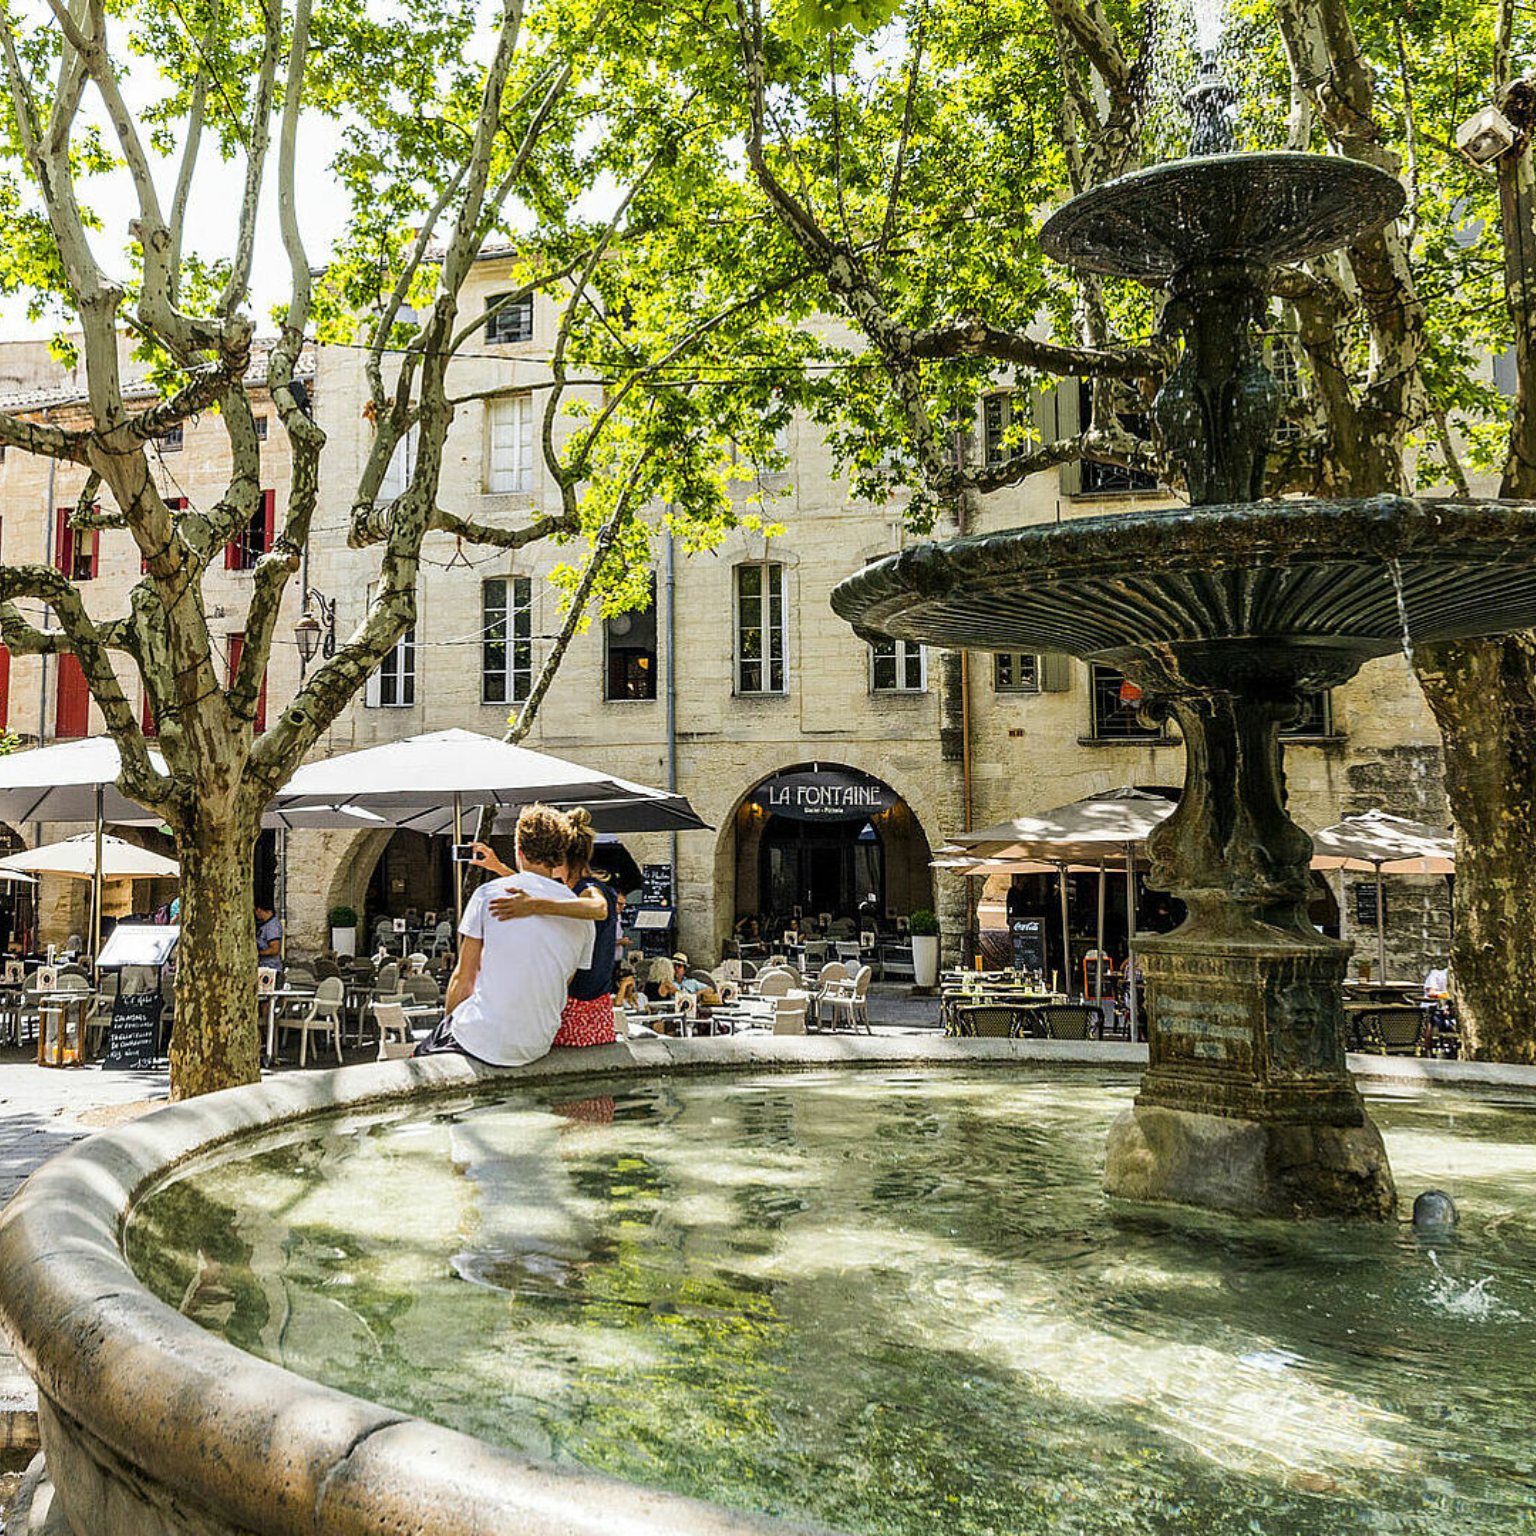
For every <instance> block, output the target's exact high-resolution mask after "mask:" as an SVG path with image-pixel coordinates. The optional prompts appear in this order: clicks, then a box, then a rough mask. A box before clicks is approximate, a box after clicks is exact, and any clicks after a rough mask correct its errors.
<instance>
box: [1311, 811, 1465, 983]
mask: <svg viewBox="0 0 1536 1536" xmlns="http://www.w3.org/2000/svg"><path fill="white" fill-rule="evenodd" d="M1312 868H1313V869H1347V870H1358V871H1362V872H1364V871H1370V872H1371V873H1374V875H1375V877H1376V964H1377V966H1378V967H1379V969H1380V971H1381V979H1382V980H1383V981H1385V980H1386V979H1387V904H1386V900H1385V898H1384V897H1383V895H1382V887H1381V877H1382V876H1383V875H1450V874H1454V873H1455V871H1456V840H1455V838H1454V837H1453V836H1452V835H1451V834H1450V833H1449V832H1447V831H1446V830H1445V829H1444V828H1442V827H1431V826H1427V825H1426V824H1425V823H1424V822H1421V821H1409V820H1408V819H1407V818H1406V817H1403V816H1393V815H1391V814H1390V813H1389V812H1387V811H1383V810H1378V809H1372V810H1369V811H1362V812H1361V813H1360V814H1359V815H1358V816H1346V817H1345V818H1344V820H1343V821H1338V822H1335V823H1334V824H1333V825H1332V826H1331V827H1324V828H1323V830H1322V831H1321V832H1314V833H1313V834H1312Z"/></svg>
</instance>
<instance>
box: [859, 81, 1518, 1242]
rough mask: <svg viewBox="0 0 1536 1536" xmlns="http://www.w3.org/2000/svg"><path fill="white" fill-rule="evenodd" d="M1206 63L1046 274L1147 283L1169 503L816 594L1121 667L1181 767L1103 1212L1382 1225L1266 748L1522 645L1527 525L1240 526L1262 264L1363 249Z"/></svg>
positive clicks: (946, 547) (1360, 518)
mask: <svg viewBox="0 0 1536 1536" xmlns="http://www.w3.org/2000/svg"><path fill="white" fill-rule="evenodd" d="M1231 102H1232V93H1231V90H1230V88H1229V87H1227V86H1226V85H1225V83H1224V82H1222V81H1221V80H1220V78H1219V76H1218V75H1217V72H1216V68H1215V64H1214V62H1213V61H1212V60H1211V59H1209V58H1208V59H1207V60H1206V63H1205V66H1204V68H1203V69H1202V72H1201V76H1200V79H1199V81H1198V82H1197V84H1196V85H1195V87H1194V88H1193V89H1192V90H1191V91H1190V92H1189V94H1188V95H1187V96H1186V98H1185V105H1186V108H1187V109H1188V110H1189V112H1190V114H1191V117H1192V118H1193V120H1194V133H1193V136H1192V144H1191V150H1192V152H1191V154H1190V156H1189V157H1188V158H1186V159H1183V160H1178V161H1174V162H1171V163H1168V164H1164V165H1159V166H1154V167H1152V168H1150V169H1148V170H1144V171H1139V172H1136V173H1134V174H1132V175H1129V176H1126V177H1123V178H1121V179H1120V180H1118V181H1116V182H1113V183H1110V184H1108V185H1106V186H1103V187H1099V188H1095V189H1094V190H1092V191H1089V192H1086V193H1084V194H1083V195H1082V196H1080V197H1077V198H1074V199H1073V200H1072V201H1071V202H1070V203H1068V204H1067V205H1066V206H1065V207H1063V208H1061V209H1059V210H1058V211H1057V212H1056V213H1055V214H1054V215H1053V216H1052V217H1051V218H1050V219H1049V220H1048V221H1047V222H1046V224H1045V227H1044V229H1043V230H1042V232H1041V243H1042V244H1043V246H1044V248H1045V250H1046V251H1047V253H1048V254H1050V255H1051V256H1053V257H1056V258H1057V259H1059V260H1062V261H1064V262H1067V263H1068V264H1070V265H1072V266H1075V267H1078V268H1081V269H1083V270H1086V271H1092V272H1100V273H1104V274H1107V275H1111V276H1117V277H1129V278H1136V279H1141V280H1144V281H1159V282H1162V283H1163V284H1164V285H1165V289H1164V291H1165V293H1166V305H1165V309H1164V316H1165V324H1166V325H1167V326H1168V327H1169V328H1170V329H1171V331H1173V332H1176V333H1177V334H1179V335H1181V336H1182V339H1183V349H1182V354H1181V356H1180V359H1179V362H1178V364H1177V366H1176V367H1175V368H1174V370H1173V372H1172V373H1171V374H1170V375H1169V377H1168V379H1167V382H1166V383H1165V384H1164V386H1163V388H1162V390H1161V392H1160V393H1159V395H1158V397H1157V400H1156V402H1155V405H1154V408H1153V414H1154V419H1155V421H1156V422H1157V426H1158V430H1159V431H1160V432H1161V434H1162V437H1163V441H1164V443H1165V445H1166V447H1167V450H1168V452H1169V454H1170V456H1171V457H1172V458H1174V459H1175V460H1176V461H1177V462H1178V463H1179V465H1180V466H1181V468H1182V469H1183V472H1184V475H1185V479H1186V483H1187V485H1188V488H1189V495H1190V501H1191V503H1192V505H1191V507H1190V508H1188V509H1184V508H1176V509H1171V510H1165V511H1154V512H1140V511H1137V512H1128V513H1124V514H1121V515H1118V516H1111V517H1092V518H1082V519H1077V520H1074V521H1071V522H1068V523H1065V524H1049V525H1041V526H1034V527H1027V528H1017V529H1011V530H1008V531H1006V532H1001V533H994V534H982V535H978V536H974V537H970V538H964V539H956V540H952V541H949V542H942V543H928V544H921V545H918V546H916V547H914V548H912V549H909V550H906V551H903V552H902V553H901V554H899V555H895V556H892V557H891V558H889V559H886V560H882V561H880V562H878V563H876V564H874V565H871V566H869V567H867V568H866V569H865V570H863V571H861V572H859V573H858V574H857V575H855V576H852V577H850V578H848V579H847V580H846V581H844V582H842V583H841V584H840V585H839V586H838V587H837V589H836V590H835V591H834V593H833V596H832V605H833V607H834V609H835V610H836V611H837V612H838V613H839V614H840V615H841V616H842V617H843V618H845V619H847V620H849V621H850V622H851V623H852V624H853V625H854V627H855V628H856V629H857V630H858V631H859V632H860V633H861V634H863V635H865V636H870V637H874V636H887V637H888V636H895V637H897V638H900V639H905V640H909V641H919V642H925V643H928V644H931V645H938V646H944V647H948V648H964V649H975V650H991V651H1004V650H1026V651H1028V650H1033V651H1065V652H1067V653H1069V654H1071V655H1074V656H1079V657H1082V658H1084V659H1087V660H1092V661H1099V662H1103V663H1105V664H1107V665H1109V666H1113V667H1115V668H1117V669H1118V670H1119V671H1121V672H1123V673H1124V674H1125V675H1126V676H1127V677H1128V678H1129V679H1130V680H1131V681H1132V682H1134V683H1135V684H1136V685H1138V686H1139V687H1140V688H1141V690H1142V694H1143V704H1142V710H1143V713H1144V715H1146V716H1148V717H1149V718H1155V719H1166V718H1168V717H1170V716H1171V717H1172V718H1173V719H1174V720H1175V721H1176V722H1177V724H1178V727H1179V730H1180V732H1181V734H1182V736H1183V739H1184V745H1185V764H1186V765H1185V782H1184V791H1183V795H1182V798H1181V800H1180V803H1179V808H1178V810H1177V811H1176V812H1175V814H1174V815H1173V816H1171V817H1170V818H1169V819H1168V820H1167V821H1166V822H1165V823H1163V825H1162V826H1161V827H1160V828H1159V829H1158V830H1157V831H1156V832H1155V833H1154V834H1153V836H1152V837H1151V839H1150V840H1149V854H1150V857H1151V862H1152V874H1151V884H1152V885H1153V887H1154V888H1155V889H1160V890H1166V891H1171V892H1173V893H1174V894H1175V895H1177V896H1179V897H1181V898H1182V899H1183V900H1184V901H1185V902H1186V903H1187V905H1188V917H1187V919H1186V920H1185V922H1184V923H1183V924H1182V926H1181V927H1179V928H1178V929H1177V930H1176V931H1174V932H1173V933H1169V934H1163V935H1156V936H1148V937H1144V938H1142V939H1140V940H1138V943H1137V948H1138V953H1139V956H1140V961H1141V965H1142V970H1143V973H1144V975H1145V977H1146V987H1147V1012H1148V1027H1149V1038H1150V1052H1151V1054H1150V1067H1149V1070H1148V1071H1147V1073H1146V1075H1145V1076H1144V1077H1143V1079H1142V1083H1141V1091H1140V1093H1139V1094H1138V1095H1137V1099H1136V1104H1135V1107H1134V1109H1132V1110H1130V1111H1128V1112H1127V1114H1126V1115H1125V1116H1124V1117H1123V1118H1122V1119H1121V1120H1120V1121H1119V1122H1118V1123H1117V1125H1116V1126H1115V1128H1114V1130H1113V1132H1112V1133H1111V1136H1110V1141H1109V1148H1108V1156H1107V1164H1106V1170H1105V1187H1106V1188H1107V1189H1108V1190H1109V1192H1110V1193H1112V1194H1116V1195H1121V1196H1125V1197H1128V1198H1132V1199H1140V1200H1153V1201H1168V1202H1177V1203H1182V1204H1190V1205H1201V1206H1209V1207H1215V1208H1218V1209H1223V1210H1234V1211H1241V1212H1245V1213H1251V1214H1262V1215H1292V1214H1294V1215H1302V1216H1329V1217H1336V1216H1364V1217H1372V1218H1378V1219H1380V1218H1385V1217H1387V1216H1389V1215H1391V1214H1392V1212H1393V1210H1394V1208H1395V1203H1396V1197H1395V1192H1394V1189H1393V1183H1392V1175H1391V1170H1390V1169H1389V1167H1388V1164H1387V1158H1386V1154H1385V1151H1384V1149H1383V1147H1382V1143H1381V1138H1380V1136H1379V1135H1378V1133H1377V1131H1376V1127H1375V1126H1374V1125H1373V1124H1372V1122H1371V1120H1370V1118H1369V1117H1368V1115H1367V1114H1366V1112H1365V1108H1364V1105H1363V1103H1362V1101H1361V1098H1360V1095H1359V1093H1358V1092H1357V1091H1356V1089H1355V1086H1354V1083H1353V1081H1352V1079H1351V1077H1350V1075H1349V1072H1348V1070H1347V1068H1346V1065H1345V1060H1344V1039H1345V1036H1344V1018H1343V1004H1342V990H1341V984H1342V982H1343V979H1344V970H1345V965H1346V962H1347V960H1348V957H1349V955H1350V952H1351V947H1350V946H1349V945H1347V944H1341V943H1339V942H1337V941H1335V940H1332V939H1329V938H1326V937H1325V936H1324V935H1323V934H1321V933H1319V932H1318V931H1317V929H1316V928H1314V927H1313V925H1312V923H1311V922H1310V921H1309V919H1308V917H1307V902H1308V897H1309V891H1308V886H1309V878H1310V870H1309V863H1310V856H1311V842H1310V839H1309V838H1308V836H1307V834H1306V833H1305V832H1304V831H1303V830H1302V829H1301V828H1300V827H1298V826H1297V825H1296V823H1295V822H1294V821H1292V820H1291V818H1290V817H1289V816H1288V815H1287V813H1286V810H1285V781H1284V775H1283V772H1282V768H1281V748H1280V739H1279V733H1280V731H1281V729H1282V728H1283V726H1284V725H1285V724H1286V723H1287V722H1288V721H1289V720H1291V719H1293V718H1295V716H1296V714H1297V712H1298V711H1299V709H1300V707H1301V703H1302V699H1303V696H1304V695H1306V694H1308V693H1310V692H1313V691H1315V690H1318V689H1322V688H1332V687H1336V686H1337V685H1339V684H1340V683H1343V682H1345V681H1346V680H1347V679H1348V678H1350V677H1352V676H1353V675H1354V674H1355V672H1356V671H1358V670H1359V668H1360V666H1361V665H1362V664H1363V663H1364V662H1365V661H1367V660H1369V659H1370V658H1371V657H1375V656H1383V655H1386V654H1389V653H1390V652H1393V651H1395V650H1397V649H1398V648H1399V647H1400V646H1401V645H1402V644H1403V642H1404V637H1405V635H1406V634H1407V633H1409V632H1410V631H1411V633H1412V634H1413V635H1414V636H1415V638H1417V639H1419V640H1425V641H1428V640H1440V639H1455V638H1467V637H1470V636H1475V635H1492V634H1498V633H1502V632H1507V631H1510V630H1514V629H1520V628H1525V627H1528V626H1530V625H1532V624H1536V506H1533V505H1531V504H1526V503H1509V502H1476V503H1473V502H1463V501H1449V500H1418V499H1414V498H1410V497H1406V496H1379V497H1374V498H1370V499H1362V500H1351V501H1335V502H1322V501H1278V500H1271V501H1261V500H1258V497H1259V495H1260V493H1261V489H1262V479H1263V473H1264V464H1265V453H1266V449H1267V446H1268V442H1269V439H1270V435H1271V433H1272V432H1273V430H1274V426H1275V423H1276V421H1277V419H1278V415H1279V410H1280V392H1279V389H1278V386H1277V385H1276V382H1275V380H1274V378H1273V377H1272V376H1271V375H1270V373H1269V372H1268V370H1267V369H1266V368H1265V366H1264V363H1263V357H1262V349H1261V343H1260V340H1259V337H1258V336H1257V334H1256V328H1257V325H1258V323H1259V322H1260V321H1261V320H1262V317H1263V316H1264V314H1265V312H1266V308H1267V278H1268V274H1269V272H1270V271H1271V269H1273V268H1274V267H1275V266H1277V265H1280V264H1281V263H1285V262H1294V261H1299V260H1303V259H1305V258H1307V257H1311V256H1317V255H1321V254H1322V253H1324V252H1326V251H1330V250H1334V249H1336V248H1338V247H1340V246H1343V245H1345V244H1347V243H1348V242H1350V241H1351V240H1355V239H1358V238H1360V237H1361V236H1363V235H1365V234H1368V233H1371V232H1374V231H1376V230H1379V229H1380V228H1382V227H1383V226H1384V225H1385V224H1386V223H1387V222H1389V221H1390V220H1391V219H1392V218H1394V217H1395V216H1396V215H1397V213H1398V212H1399V211H1400V210H1401V208H1402V205H1403V201H1404V195H1403V190H1402V188H1401V186H1400V185H1399V184H1398V182H1397V181H1396V180H1395V179H1394V178H1392V177H1391V176H1389V175H1387V174H1386V173H1385V172H1382V171H1379V170H1377V169H1375V168H1374V167H1372V166H1369V165H1365V164H1362V163H1361V162H1358V161H1353V160H1347V159H1339V158H1334V157H1331V156H1321V155H1313V154H1300V153H1292V152H1274V153H1236V152H1234V151H1233V145H1232V135H1231V128H1230V122H1229V111H1230V106H1231Z"/></svg>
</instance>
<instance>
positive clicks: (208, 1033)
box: [171, 814, 261, 1099]
mask: <svg viewBox="0 0 1536 1536" xmlns="http://www.w3.org/2000/svg"><path fill="white" fill-rule="evenodd" d="M257 830H258V827H257V822H256V819H255V818H254V817H251V816H241V817H230V818H227V819H221V818H217V817H215V816H211V815H204V814H198V815H195V816H194V817H193V819H192V820H191V821H190V822H189V823H188V824H187V825H186V826H185V827H183V828H181V829H178V830H177V831H176V856H177V858H178V859H179V860H180V862H181V935H182V937H181V957H182V958H181V963H180V967H179V970H178V973H177V977H176V1026H175V1029H174V1031H173V1033H172V1036H171V1095H172V1097H173V1098H177V1099H187V1098H193V1097H195V1096H196V1095H198V1094H200V1093H211V1092H213V1091H214V1090H215V1089H218V1088H232V1087H234V1086H236V1085H237V1084H240V1083H254V1082H255V1081H256V1080H257V1078H258V1077H259V1076H260V1075H261V1074H260V1057H261V1047H260V1039H259V1034H258V1029H259V1023H258V1019H257V1005H256V988H255V983H254V977H255V975H256V921H255V904H254V903H255V889H254V882H253V876H252V862H251V860H252V853H253V851H254V848H255V844H256V833H257Z"/></svg>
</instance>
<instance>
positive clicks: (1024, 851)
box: [952, 785, 1177, 1036]
mask: <svg viewBox="0 0 1536 1536" xmlns="http://www.w3.org/2000/svg"><path fill="white" fill-rule="evenodd" d="M1175 809H1177V802H1175V801H1173V800H1169V799H1167V798H1165V797H1164V796H1162V795H1149V794H1147V793H1146V792H1145V791H1144V790H1140V789H1135V788H1133V787H1132V786H1130V785H1126V786H1125V787H1124V788H1121V789H1111V790H1106V791H1105V792H1104V793H1102V794H1098V795H1086V796H1084V798H1083V799H1081V800H1074V801H1072V802H1071V803H1070V804H1069V805H1060V806H1057V807H1056V808H1055V809H1054V810H1049V811H1042V812H1040V814H1039V815H1036V816H1015V817H1014V818H1013V819H1012V820H1011V821H1000V822H998V823H996V824H995V825H993V826H990V827H982V828H980V829H978V830H977V831H974V832H962V833H959V834H958V835H956V836H955V837H954V838H953V839H952V841H953V842H954V843H955V844H956V845H957V846H959V847H962V848H969V849H972V850H973V851H974V852H975V853H976V855H977V856H978V857H983V858H1025V859H1029V858H1036V859H1038V858H1047V859H1057V860H1061V861H1063V862H1073V861H1077V860H1089V861H1102V863H1103V870H1101V873H1100V876H1099V914H1100V930H1099V944H1098V947H1099V948H1100V949H1101V950H1102V948H1103V947H1104V936H1103V926H1102V925H1103V911H1104V880H1105V875H1104V871H1105V870H1107V868H1108V861H1109V860H1110V859H1116V858H1118V859H1123V860H1124V863H1125V911H1126V924H1127V946H1128V948H1127V953H1128V954H1129V944H1130V943H1131V942H1132V941H1134V939H1135V937H1136V859H1137V857H1138V855H1139V854H1141V853H1144V852H1145V849H1146V841H1147V836H1148V834H1149V833H1150V832H1151V831H1152V830H1153V828H1155V827H1156V826H1157V825H1158V823H1160V822H1163V821H1166V820H1167V819H1168V817H1170V816H1171V815H1172V814H1173V813H1174V811H1175ZM1062 928H1063V932H1065V929H1066V882H1065V876H1063V880H1062ZM1101 985H1102V983H1101ZM1129 990H1130V1001H1131V1033H1132V1035H1133V1036H1134V1035H1135V1033H1136V988H1135V986H1134V985H1133V986H1132V987H1131V988H1130V989H1129Z"/></svg>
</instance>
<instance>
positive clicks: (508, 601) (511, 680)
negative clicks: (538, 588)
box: [480, 573, 533, 704]
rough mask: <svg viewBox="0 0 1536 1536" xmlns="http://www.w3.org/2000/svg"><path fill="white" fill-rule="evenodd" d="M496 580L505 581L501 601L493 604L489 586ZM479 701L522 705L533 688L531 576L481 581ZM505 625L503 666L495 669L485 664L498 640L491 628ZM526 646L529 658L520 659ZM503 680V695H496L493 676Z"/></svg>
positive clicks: (525, 653) (503, 633) (495, 577)
mask: <svg viewBox="0 0 1536 1536" xmlns="http://www.w3.org/2000/svg"><path fill="white" fill-rule="evenodd" d="M493 581H499V582H501V583H502V584H503V587H504V590H503V593H502V601H501V604H500V606H499V607H493V606H492V604H491V601H490V594H489V592H488V591H487V588H488V587H489V586H490V584H491V583H492V582H493ZM480 625H481V642H480V702H481V703H482V704H521V703H522V702H523V701H524V700H525V699H526V698H527V697H528V695H529V694H530V693H531V692H532V691H533V578H532V577H531V576H518V575H514V574H510V573H509V574H508V575H506V576H487V577H486V578H485V580H484V581H482V582H481V583H480ZM496 625H500V626H502V631H501V637H500V641H501V644H502V646H503V648H504V649H503V657H504V661H503V666H502V670H501V672H500V673H497V672H494V671H493V670H492V669H491V668H490V667H489V666H488V665H487V663H486V654H485V653H486V650H487V648H488V647H489V646H491V645H493V644H495V643H496V640H495V638H494V637H493V636H492V634H491V631H492V628H493V627H494V626H496ZM519 646H522V647H524V648H525V650H524V655H525V657H526V659H525V660H524V661H522V662H519V660H518V647H519ZM498 676H499V677H500V679H501V692H502V697H501V698H499V699H498V698H493V697H492V690H491V688H490V687H489V686H488V684H489V683H490V680H491V679H492V678H493V677H498Z"/></svg>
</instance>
